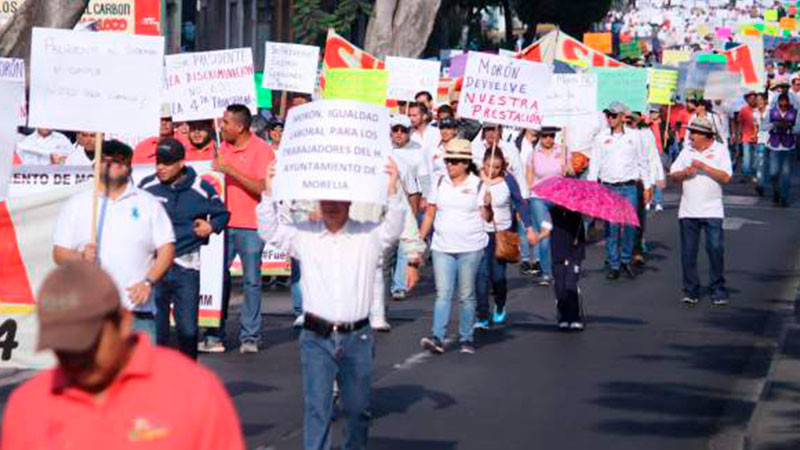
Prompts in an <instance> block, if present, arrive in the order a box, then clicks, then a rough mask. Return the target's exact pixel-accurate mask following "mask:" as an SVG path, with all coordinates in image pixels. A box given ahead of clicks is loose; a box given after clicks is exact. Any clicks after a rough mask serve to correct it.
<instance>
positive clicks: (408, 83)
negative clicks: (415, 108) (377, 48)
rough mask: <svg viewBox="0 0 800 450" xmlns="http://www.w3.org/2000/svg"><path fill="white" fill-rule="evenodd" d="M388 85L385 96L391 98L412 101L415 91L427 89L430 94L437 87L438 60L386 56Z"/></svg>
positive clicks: (432, 93)
mask: <svg viewBox="0 0 800 450" xmlns="http://www.w3.org/2000/svg"><path fill="white" fill-rule="evenodd" d="M386 70H387V71H388V72H389V87H388V91H387V94H386V97H387V98H389V99H392V100H405V101H414V96H415V95H416V94H417V92H420V91H427V92H429V93H430V94H431V95H432V96H433V95H434V94H435V93H436V91H437V90H438V89H439V72H440V70H441V65H440V64H439V61H425V60H421V59H411V58H398V57H395V56H387V57H386Z"/></svg>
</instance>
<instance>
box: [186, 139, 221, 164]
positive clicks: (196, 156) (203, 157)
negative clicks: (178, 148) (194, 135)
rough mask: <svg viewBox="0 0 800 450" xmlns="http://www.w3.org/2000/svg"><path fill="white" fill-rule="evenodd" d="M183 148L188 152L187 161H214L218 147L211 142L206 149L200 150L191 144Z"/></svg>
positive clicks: (187, 143)
mask: <svg viewBox="0 0 800 450" xmlns="http://www.w3.org/2000/svg"><path fill="white" fill-rule="evenodd" d="M183 147H184V149H185V150H186V161H211V160H212V159H214V152H215V150H216V148H217V145H216V144H215V143H214V141H210V142H209V143H208V144H206V146H205V147H203V148H200V149H198V148H195V146H194V145H192V144H191V143H189V142H186V143H184V144H183Z"/></svg>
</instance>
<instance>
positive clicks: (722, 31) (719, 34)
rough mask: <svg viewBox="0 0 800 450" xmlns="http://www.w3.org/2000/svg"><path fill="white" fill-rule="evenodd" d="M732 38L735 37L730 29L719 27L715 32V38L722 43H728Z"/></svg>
mask: <svg viewBox="0 0 800 450" xmlns="http://www.w3.org/2000/svg"><path fill="white" fill-rule="evenodd" d="M731 36H733V30H731V29H730V28H729V27H718V28H717V29H716V30H715V31H714V37H716V38H717V40H720V41H727V40H728V39H730V38H731Z"/></svg>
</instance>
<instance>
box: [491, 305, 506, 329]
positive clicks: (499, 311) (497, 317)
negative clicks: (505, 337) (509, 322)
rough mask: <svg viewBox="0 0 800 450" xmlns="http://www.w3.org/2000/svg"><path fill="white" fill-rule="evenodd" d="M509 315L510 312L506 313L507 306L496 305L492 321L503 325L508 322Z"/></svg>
mask: <svg viewBox="0 0 800 450" xmlns="http://www.w3.org/2000/svg"><path fill="white" fill-rule="evenodd" d="M507 315H508V314H507V313H506V309H505V308H498V307H495V308H494V314H492V322H493V323H494V324H495V325H503V324H504V323H506V316H507Z"/></svg>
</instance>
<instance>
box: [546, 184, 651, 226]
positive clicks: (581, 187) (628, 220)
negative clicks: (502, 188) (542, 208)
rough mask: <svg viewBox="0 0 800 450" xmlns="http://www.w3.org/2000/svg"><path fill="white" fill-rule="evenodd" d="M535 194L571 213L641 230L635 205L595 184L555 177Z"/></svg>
mask: <svg viewBox="0 0 800 450" xmlns="http://www.w3.org/2000/svg"><path fill="white" fill-rule="evenodd" d="M533 193H534V194H536V195H537V196H539V198H541V199H544V200H547V201H548V202H551V203H554V204H556V205H558V206H560V207H562V208H566V209H568V210H570V211H575V212H578V213H581V214H584V215H587V216H590V217H594V218H596V219H603V220H607V221H609V222H614V223H619V224H624V225H632V226H635V227H638V226H639V217H638V216H637V215H636V209H635V208H634V207H633V205H632V204H631V203H630V202H629V201H628V200H626V199H625V198H624V197H622V196H621V195H619V194H617V193H616V192H614V191H612V190H611V189H609V188H607V187H605V186H603V185H601V184H599V183H597V182H594V181H587V180H579V179H575V178H566V177H552V178H548V179H546V180H544V181H542V182H540V183H538V184H536V185H535V186H534V187H533Z"/></svg>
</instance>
